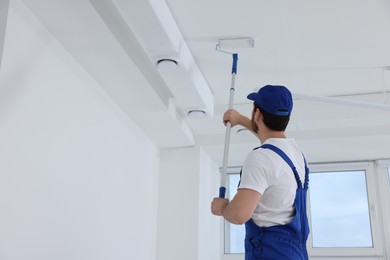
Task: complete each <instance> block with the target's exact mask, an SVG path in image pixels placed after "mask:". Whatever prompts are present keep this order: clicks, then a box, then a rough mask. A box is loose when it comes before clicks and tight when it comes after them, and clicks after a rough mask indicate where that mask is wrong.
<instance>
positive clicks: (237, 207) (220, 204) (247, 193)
mask: <svg viewBox="0 0 390 260" xmlns="http://www.w3.org/2000/svg"><path fill="white" fill-rule="evenodd" d="M260 198H261V194H260V193H259V192H257V191H254V190H251V189H239V190H238V191H237V194H236V195H235V196H234V198H233V199H232V200H231V201H230V203H229V201H228V200H227V199H221V198H214V200H213V202H212V203H211V212H212V213H213V214H214V215H217V216H223V217H224V218H225V219H226V220H227V221H229V222H230V223H233V224H239V225H241V224H244V223H245V222H247V221H248V220H249V219H250V218H251V217H252V215H253V212H254V211H255V209H256V206H257V204H258V203H259V201H260Z"/></svg>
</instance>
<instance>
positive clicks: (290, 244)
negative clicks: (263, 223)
mask: <svg viewBox="0 0 390 260" xmlns="http://www.w3.org/2000/svg"><path fill="white" fill-rule="evenodd" d="M258 148H266V149H270V150H272V151H274V152H275V153H277V154H278V155H279V156H280V157H282V158H283V159H284V160H285V161H286V163H287V164H288V165H289V166H290V167H291V169H292V170H293V172H294V175H295V180H296V181H297V184H298V188H297V191H296V195H295V200H294V208H295V216H294V218H293V220H292V222H291V223H289V224H285V225H277V226H271V227H259V226H257V225H256V224H255V223H254V222H253V220H252V219H250V220H249V221H248V222H247V223H245V229H246V235H245V260H307V259H309V258H308V255H307V250H306V240H307V238H308V235H309V232H310V231H309V224H308V220H307V214H306V193H307V188H308V183H309V169H308V167H307V164H306V160H305V183H304V185H303V187H302V182H301V180H300V178H299V175H298V172H297V170H296V169H295V166H294V164H293V163H292V161H291V160H290V158H288V156H287V155H286V154H285V153H284V152H283V151H282V150H280V149H279V148H277V147H276V146H273V145H270V144H264V145H262V146H260V147H258ZM256 149H257V148H256Z"/></svg>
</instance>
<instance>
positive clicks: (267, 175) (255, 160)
mask: <svg viewBox="0 0 390 260" xmlns="http://www.w3.org/2000/svg"><path fill="white" fill-rule="evenodd" d="M264 144H272V145H274V146H276V147H278V148H279V149H281V150H282V151H283V152H284V153H285V154H286V155H287V156H288V157H289V158H290V160H291V161H292V162H293V164H294V165H295V167H296V169H297V171H298V174H299V176H300V179H301V181H302V182H304V180H305V163H304V158H303V155H302V153H301V151H300V150H299V148H298V145H297V144H296V142H295V139H290V138H289V139H287V138H270V139H267V140H266V141H265V143H264ZM238 188H239V189H242V188H246V189H251V190H255V191H257V192H259V193H260V194H261V199H260V202H259V204H258V205H257V207H256V209H255V211H254V213H253V215H252V219H253V221H254V222H255V223H256V224H257V225H258V226H262V227H269V226H275V225H284V224H287V223H290V222H291V221H292V219H293V217H294V207H293V204H294V199H295V193H296V189H297V182H296V180H295V177H294V173H293V171H292V169H291V167H290V166H289V165H288V164H287V163H286V162H285V161H284V160H283V159H282V157H280V156H279V155H278V154H277V153H275V152H274V151H272V150H270V149H263V148H259V149H256V150H253V151H252V152H250V153H249V155H248V156H247V157H246V159H245V162H244V165H243V167H242V175H241V182H240V185H239V187H238Z"/></svg>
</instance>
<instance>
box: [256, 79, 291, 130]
mask: <svg viewBox="0 0 390 260" xmlns="http://www.w3.org/2000/svg"><path fill="white" fill-rule="evenodd" d="M248 99H250V100H253V101H254V108H253V114H255V112H256V110H257V109H259V110H260V112H261V113H262V115H263V122H264V125H265V126H267V127H268V128H269V129H271V130H274V131H284V130H285V129H286V127H287V124H288V122H289V120H290V115H291V111H292V108H293V101H292V95H291V92H290V91H289V90H288V89H287V88H286V87H284V86H277V85H266V86H264V87H262V88H261V89H260V90H259V91H258V92H257V93H251V94H249V95H248ZM252 126H253V129H254V130H255V131H256V132H257V130H258V129H257V125H256V124H255V123H254V122H253V115H252Z"/></svg>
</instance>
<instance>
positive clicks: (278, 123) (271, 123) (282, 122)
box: [254, 102, 290, 131]
mask: <svg viewBox="0 0 390 260" xmlns="http://www.w3.org/2000/svg"><path fill="white" fill-rule="evenodd" d="M254 105H255V111H256V109H259V110H260V112H261V113H262V114H263V122H264V125H265V126H266V127H268V128H269V129H271V130H273V131H285V130H286V128H287V125H288V122H289V121H290V116H276V115H273V114H271V113H268V112H267V111H265V110H264V109H262V108H261V107H259V106H258V105H257V104H256V103H255V102H254Z"/></svg>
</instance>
